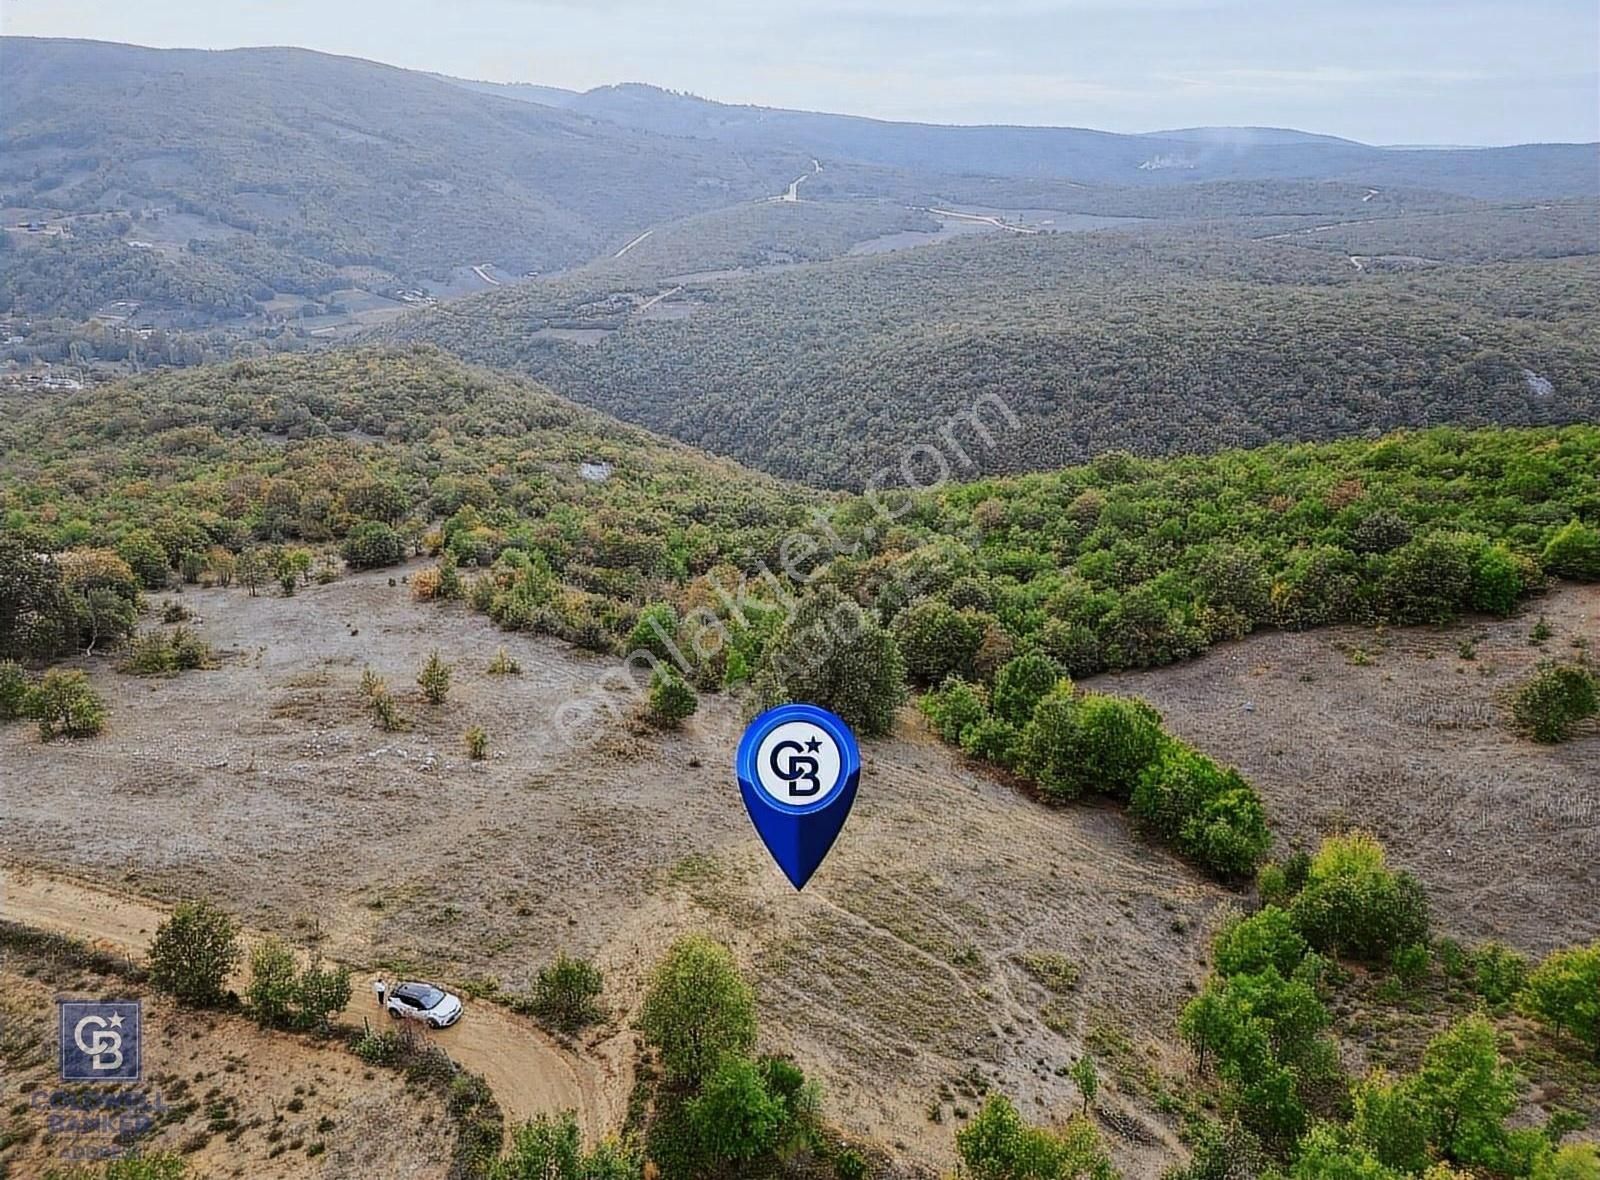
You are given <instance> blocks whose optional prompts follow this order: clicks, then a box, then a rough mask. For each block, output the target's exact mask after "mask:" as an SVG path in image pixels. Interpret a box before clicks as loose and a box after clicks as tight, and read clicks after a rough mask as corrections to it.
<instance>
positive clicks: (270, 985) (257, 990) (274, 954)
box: [245, 938, 299, 1026]
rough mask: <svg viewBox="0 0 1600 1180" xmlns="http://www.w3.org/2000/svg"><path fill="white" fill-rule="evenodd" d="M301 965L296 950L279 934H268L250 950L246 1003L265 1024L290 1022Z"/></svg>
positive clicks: (252, 1012) (252, 1013)
mask: <svg viewBox="0 0 1600 1180" xmlns="http://www.w3.org/2000/svg"><path fill="white" fill-rule="evenodd" d="M298 973H299V968H298V966H297V965H296V963H295V959H294V952H293V951H292V950H290V949H289V947H288V946H287V945H286V944H285V943H284V942H283V941H282V940H281V939H278V938H267V939H265V940H263V941H262V942H260V943H259V944H257V945H256V946H255V947H253V948H252V949H251V951H250V982H249V984H248V985H247V986H246V988H245V1003H247V1004H248V1005H249V1006H250V1014H251V1015H252V1016H254V1017H255V1018H256V1019H257V1020H258V1021H260V1022H261V1023H262V1024H264V1025H269V1026H270V1025H278V1024H284V1023H287V1022H288V1020H289V1016H290V1014H291V1013H292V1012H293V1011H294V1003H295V997H296V994H297V990H296V984H297V983H298Z"/></svg>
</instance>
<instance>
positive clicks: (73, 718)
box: [26, 668, 106, 741]
mask: <svg viewBox="0 0 1600 1180" xmlns="http://www.w3.org/2000/svg"><path fill="white" fill-rule="evenodd" d="M26 708H27V712H28V715H29V716H30V717H33V718H34V719H35V720H36V721H38V723H39V736H40V737H41V738H42V739H44V740H45V741H49V740H50V739H52V738H54V737H56V736H57V735H60V736H62V737H69V738H85V737H93V736H94V735H95V734H97V733H99V732H100V731H101V730H102V729H103V728H104V727H105V723H106V704H105V701H103V700H102V699H101V698H100V694H99V693H97V692H95V690H94V689H93V688H92V687H91V686H90V684H89V678H88V677H87V676H85V675H84V674H83V673H82V672H79V671H77V670H72V671H62V670H61V669H60V668H51V669H50V670H49V671H48V672H46V673H45V674H44V678H43V679H42V680H40V681H39V683H38V684H36V685H34V686H33V687H32V688H31V689H29V690H28V696H27V699H26Z"/></svg>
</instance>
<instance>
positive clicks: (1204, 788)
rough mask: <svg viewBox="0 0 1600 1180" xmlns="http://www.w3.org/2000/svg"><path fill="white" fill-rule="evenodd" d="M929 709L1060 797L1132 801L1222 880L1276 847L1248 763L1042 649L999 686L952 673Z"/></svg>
mask: <svg viewBox="0 0 1600 1180" xmlns="http://www.w3.org/2000/svg"><path fill="white" fill-rule="evenodd" d="M917 706H918V708H919V709H920V710H921V711H922V713H923V715H924V716H926V717H927V718H928V721H929V723H930V724H931V725H932V726H933V728H934V730H935V732H937V733H938V734H939V736H940V737H942V738H944V740H945V741H947V742H952V743H955V744H958V745H960V746H961V748H962V749H963V750H965V751H966V752H967V753H969V754H971V755H973V756H974V757H979V758H984V759H986V760H988V761H991V762H994V763H996V764H998V765H1000V766H1004V767H1007V768H1009V769H1011V770H1013V771H1015V772H1016V773H1018V774H1020V775H1022V776H1023V777H1024V778H1026V779H1028V780H1029V781H1031V782H1032V783H1033V784H1034V785H1035V786H1036V787H1038V789H1039V791H1040V793H1041V794H1043V795H1044V796H1045V797H1046V798H1048V799H1051V800H1055V801H1063V800H1070V799H1076V798H1078V797H1079V796H1081V795H1083V794H1085V793H1088V792H1094V793H1098V794H1102V795H1108V796H1110V797H1112V798H1114V799H1120V800H1123V801H1126V802H1128V803H1129V804H1130V809H1131V811H1132V813H1133V815H1134V816H1135V817H1136V818H1137V819H1138V820H1139V823H1140V826H1141V828H1143V830H1145V831H1146V832H1148V833H1150V834H1151V835H1153V836H1155V837H1156V838H1158V839H1160V840H1162V841H1163V842H1165V843H1167V844H1170V845H1171V846H1173V847H1174V848H1176V849H1178V850H1179V851H1180V852H1182V853H1183V854H1184V855H1185V856H1188V857H1191V858H1192V859H1194V860H1195V861H1197V862H1199V863H1200V864H1203V865H1205V866H1206V867H1208V868H1209V869H1211V870H1212V871H1213V872H1215V873H1217V874H1219V875H1221V876H1225V877H1233V876H1240V875H1243V874H1248V873H1249V872H1251V871H1252V870H1253V869H1254V868H1255V867H1256V865H1257V864H1258V863H1259V862H1260V860H1261V858H1262V856H1264V855H1265V854H1266V852H1267V850H1268V848H1270V847H1271V844H1272V834H1271V832H1270V831H1269V830H1268V828H1267V821H1266V812H1265V809H1264V808H1263V807H1262V805H1261V799H1260V797H1259V796H1258V795H1257V794H1256V791H1255V789H1254V788H1253V787H1251V786H1250V784H1249V783H1247V782H1246V781H1245V780H1244V778H1243V777H1241V776H1240V775H1239V773H1238V772H1237V771H1235V770H1232V769H1228V768H1224V767H1220V766H1218V765H1216V764H1215V763H1214V762H1212V761H1211V760H1210V759H1208V758H1206V757H1205V756H1204V755H1202V754H1199V753H1197V752H1196V751H1194V750H1193V749H1191V748H1189V747H1188V746H1186V745H1184V744H1183V743H1182V742H1180V741H1178V740H1176V739H1175V738H1173V737H1171V736H1170V735H1168V734H1167V733H1166V732H1165V731H1164V730H1163V729H1162V726H1161V715H1160V714H1159V713H1157V712H1156V711H1155V710H1154V709H1152V708H1151V707H1150V706H1149V705H1148V704H1146V703H1145V702H1143V701H1139V700H1133V699H1128V698H1123V697H1115V696H1108V695H1106V694H1103V693H1094V692H1081V691H1078V690H1077V689H1076V688H1075V687H1074V686H1073V684H1072V681H1071V680H1070V679H1068V678H1067V677H1066V676H1064V675H1063V673H1062V669H1061V667H1060V665H1058V664H1056V663H1055V662H1054V661H1053V660H1051V659H1050V658H1049V657H1048V656H1045V655H1043V654H1041V653H1038V652H1029V653H1026V654H1024V655H1020V656H1016V657H1014V658H1013V659H1011V660H1009V661H1007V662H1006V663H1005V664H1003V665H1001V666H1000V667H999V668H998V669H997V670H996V672H995V676H994V684H993V687H992V688H989V687H986V686H984V685H982V684H973V683H971V682H969V681H967V680H964V679H962V678H960V677H958V676H948V677H946V679H945V680H944V682H943V683H942V684H941V685H940V686H939V688H937V689H935V690H934V691H932V692H928V693H924V694H923V695H922V696H921V697H920V698H919V699H918V702H917Z"/></svg>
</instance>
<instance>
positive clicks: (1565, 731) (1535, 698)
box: [1511, 663, 1600, 743]
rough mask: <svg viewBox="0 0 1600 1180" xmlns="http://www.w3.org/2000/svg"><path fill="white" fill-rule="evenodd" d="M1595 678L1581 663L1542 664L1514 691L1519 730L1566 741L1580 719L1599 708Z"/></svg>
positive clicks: (1546, 739)
mask: <svg viewBox="0 0 1600 1180" xmlns="http://www.w3.org/2000/svg"><path fill="white" fill-rule="evenodd" d="M1595 680H1596V678H1595V676H1594V675H1593V674H1592V673H1591V672H1590V671H1589V670H1588V669H1587V668H1584V667H1582V666H1581V665H1578V664H1555V663H1545V664H1541V665H1540V666H1539V669H1538V670H1537V671H1536V672H1535V673H1534V674H1533V675H1532V676H1531V677H1530V678H1529V679H1527V680H1526V681H1524V682H1523V683H1522V684H1521V685H1519V686H1518V687H1517V689H1516V691H1515V693H1513V695H1512V698H1511V716H1512V719H1513V721H1514V723H1515V725H1516V728H1517V730H1518V731H1519V732H1521V733H1523V734H1526V735H1527V736H1528V737H1530V738H1532V739H1533V740H1534V741H1536V742H1546V743H1554V742H1564V741H1566V740H1567V739H1568V738H1570V737H1571V736H1572V731H1573V729H1574V728H1576V726H1577V725H1578V723H1579V722H1580V721H1585V720H1587V719H1588V718H1590V717H1593V716H1595V714H1596V713H1597V712H1600V693H1597V692H1596V689H1595Z"/></svg>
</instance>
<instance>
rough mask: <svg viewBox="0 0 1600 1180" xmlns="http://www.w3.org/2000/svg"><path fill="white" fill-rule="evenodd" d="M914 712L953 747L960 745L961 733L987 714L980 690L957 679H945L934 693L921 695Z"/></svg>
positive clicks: (976, 686) (948, 677)
mask: <svg viewBox="0 0 1600 1180" xmlns="http://www.w3.org/2000/svg"><path fill="white" fill-rule="evenodd" d="M917 708H918V709H919V710H920V711H921V712H922V715H923V716H925V717H926V718H927V719H928V721H929V723H930V724H931V725H932V726H933V731H934V732H935V733H937V734H938V735H939V736H940V737H941V738H943V739H944V740H945V741H947V742H950V743H952V744H957V743H959V742H960V741H961V735H962V733H963V732H965V731H966V730H967V728H968V727H970V726H973V725H976V724H978V723H979V722H980V721H982V720H983V719H984V718H985V717H986V716H988V712H989V708H988V705H987V703H986V702H985V701H984V699H983V689H982V688H980V687H979V686H978V685H975V684H969V683H967V682H966V681H965V680H963V679H961V677H959V676H947V677H945V680H944V683H943V684H941V685H940V686H939V687H938V688H937V689H935V690H934V691H932V692H928V693H924V694H923V696H922V698H921V699H920V700H918V701H917Z"/></svg>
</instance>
